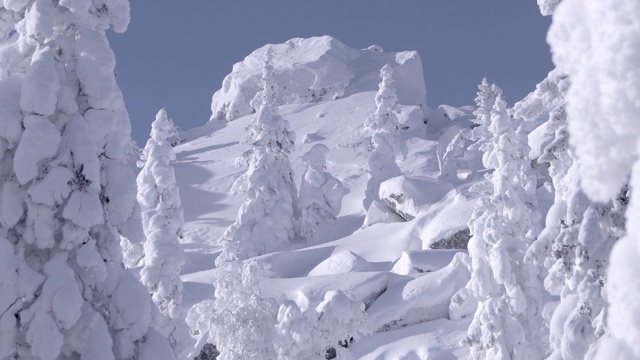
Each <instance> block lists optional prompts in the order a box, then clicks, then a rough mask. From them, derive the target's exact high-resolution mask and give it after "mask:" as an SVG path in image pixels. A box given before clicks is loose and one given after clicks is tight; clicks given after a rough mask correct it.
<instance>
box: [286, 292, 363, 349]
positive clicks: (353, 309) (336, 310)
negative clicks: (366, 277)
mask: <svg viewBox="0 0 640 360" xmlns="http://www.w3.org/2000/svg"><path fill="white" fill-rule="evenodd" d="M276 333H277V337H276V339H275V341H276V344H277V345H276V348H277V351H278V359H282V360H313V359H323V358H326V359H336V358H337V359H352V358H353V355H352V354H351V351H350V350H349V349H348V347H349V345H350V344H351V342H353V341H354V340H358V339H359V338H360V337H361V336H363V335H368V334H370V333H371V326H370V324H369V322H368V320H367V317H366V313H365V311H364V304H363V303H361V302H357V301H353V300H352V299H351V298H350V297H349V296H348V295H347V294H345V293H344V292H343V291H339V290H338V291H329V292H327V293H326V294H325V296H324V299H323V301H322V302H321V303H320V304H318V306H317V307H316V308H307V309H304V310H301V309H300V308H299V307H298V305H297V304H296V303H295V302H293V301H285V302H284V303H283V304H282V305H280V310H279V312H278V323H277V325H276Z"/></svg>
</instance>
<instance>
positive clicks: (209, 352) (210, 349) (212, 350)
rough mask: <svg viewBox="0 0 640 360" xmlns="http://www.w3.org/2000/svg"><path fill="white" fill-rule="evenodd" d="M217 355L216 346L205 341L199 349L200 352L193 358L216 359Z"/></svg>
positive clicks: (202, 359) (195, 359) (199, 359)
mask: <svg viewBox="0 0 640 360" xmlns="http://www.w3.org/2000/svg"><path fill="white" fill-rule="evenodd" d="M218 355H220V352H219V351H218V348H217V347H216V346H215V345H213V344H209V343H207V344H205V345H204V347H203V348H202V350H201V351H200V354H198V356H196V357H194V358H193V360H216V359H217V358H218Z"/></svg>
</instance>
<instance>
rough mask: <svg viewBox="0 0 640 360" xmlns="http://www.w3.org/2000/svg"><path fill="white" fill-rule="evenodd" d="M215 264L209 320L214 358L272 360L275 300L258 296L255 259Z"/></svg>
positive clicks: (259, 270) (258, 272) (258, 275)
mask: <svg viewBox="0 0 640 360" xmlns="http://www.w3.org/2000/svg"><path fill="white" fill-rule="evenodd" d="M217 263H218V276H217V277H216V281H215V284H214V285H215V289H216V290H215V296H216V300H215V309H216V311H215V313H214V315H213V318H212V319H211V320H210V328H211V334H210V337H211V340H212V342H213V343H215V344H216V345H217V348H218V351H220V356H219V357H218V359H219V360H240V359H247V360H252V359H253V360H261V359H276V357H277V352H276V347H275V343H274V336H275V326H276V321H277V314H278V307H277V303H276V301H275V299H273V298H269V297H263V296H262V292H261V290H260V287H259V282H260V280H261V279H262V278H263V275H262V271H263V270H262V267H261V266H260V264H259V263H258V262H257V261H255V260H254V261H249V262H247V263H246V264H243V263H242V261H239V260H237V261H217ZM214 339H215V340H214Z"/></svg>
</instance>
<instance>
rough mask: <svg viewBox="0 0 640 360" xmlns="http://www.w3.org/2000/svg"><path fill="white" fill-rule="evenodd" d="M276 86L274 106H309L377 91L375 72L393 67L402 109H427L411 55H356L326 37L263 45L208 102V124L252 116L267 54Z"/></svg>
mask: <svg viewBox="0 0 640 360" xmlns="http://www.w3.org/2000/svg"><path fill="white" fill-rule="evenodd" d="M268 52H269V53H270V54H271V56H273V66H274V70H275V76H276V80H277V82H278V85H279V91H278V95H277V103H278V104H279V105H284V104H308V103H317V102H324V101H330V100H334V99H338V98H342V97H347V96H350V95H353V94H357V93H359V92H364V91H376V90H377V89H378V83H379V82H380V79H379V78H378V73H379V72H380V68H382V67H383V66H384V65H385V64H391V65H392V67H393V70H394V74H395V78H396V80H397V81H399V82H401V83H402V84H403V85H402V86H401V87H398V99H399V102H400V103H401V104H405V105H418V106H421V107H423V108H426V100H427V93H426V90H425V85H424V81H423V75H422V62H421V60H420V56H419V55H418V53H417V52H415V51H406V52H400V53H385V52H383V49H382V48H381V47H379V46H375V45H373V46H370V47H369V48H366V49H362V50H355V49H352V48H349V47H348V46H346V45H344V44H343V43H341V42H340V41H338V40H337V39H334V38H332V37H330V36H322V37H314V38H308V39H300V38H296V39H291V40H289V41H287V42H285V43H284V44H277V45H265V46H264V47H262V48H260V49H258V50H256V51H254V52H253V53H251V54H250V55H249V56H247V57H246V58H245V59H244V60H243V61H241V62H239V63H237V64H235V65H234V66H233V71H232V72H231V74H229V75H228V76H227V77H226V78H225V79H224V81H223V83H222V89H220V90H218V91H217V92H216V93H215V94H214V95H213V99H212V102H211V112H212V116H211V120H227V121H230V120H234V119H237V118H240V117H242V116H245V115H248V114H250V113H251V112H253V111H255V109H254V108H253V106H251V100H252V99H253V98H254V96H255V94H256V92H258V90H259V82H260V76H261V73H262V64H263V62H264V60H265V59H266V57H267V53H268Z"/></svg>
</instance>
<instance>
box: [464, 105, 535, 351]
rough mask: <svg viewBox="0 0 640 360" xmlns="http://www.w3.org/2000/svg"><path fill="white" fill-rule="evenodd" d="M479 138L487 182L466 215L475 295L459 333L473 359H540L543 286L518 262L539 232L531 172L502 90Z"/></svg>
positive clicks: (469, 286)
mask: <svg viewBox="0 0 640 360" xmlns="http://www.w3.org/2000/svg"><path fill="white" fill-rule="evenodd" d="M489 130H490V131H491V134H492V135H493V138H492V139H491V140H490V141H488V142H487V143H485V144H484V145H483V147H482V148H483V150H484V151H485V156H484V158H483V162H484V165H485V167H487V168H488V169H494V171H493V173H492V174H488V175H487V180H489V182H490V184H491V188H490V189H489V192H488V195H485V196H483V197H481V198H480V199H479V200H478V201H477V203H476V205H475V207H474V211H473V215H472V218H471V220H470V222H469V227H470V229H471V234H472V238H471V239H470V240H469V254H470V255H471V257H472V268H473V271H472V275H471V280H470V281H469V283H468V284H467V286H466V289H465V290H464V291H466V292H467V294H470V295H471V296H472V297H473V298H475V299H477V301H478V302H479V304H478V308H477V310H476V312H475V316H474V319H473V321H472V322H471V325H470V327H469V332H468V337H467V338H466V339H465V340H464V342H465V343H467V344H469V345H470V347H471V358H472V359H494V358H495V359H540V358H541V357H542V356H541V354H540V353H539V349H538V346H539V343H538V341H537V339H536V331H537V327H536V318H537V316H538V314H539V304H540V300H539V296H540V294H539V291H540V285H539V281H538V279H537V272H536V271H535V268H534V267H532V266H529V265H528V264H525V263H524V262H523V259H524V255H525V251H526V249H527V247H528V245H529V243H530V242H531V241H532V240H533V238H534V237H535V236H536V235H537V232H536V223H537V221H538V220H539V214H538V212H537V201H536V198H535V189H536V187H535V184H536V181H535V176H534V175H533V170H532V169H531V166H530V162H529V158H528V154H529V148H528V146H527V145H526V143H527V142H526V135H525V134H524V131H523V129H522V127H520V128H518V130H517V131H516V130H515V129H514V126H513V121H512V119H511V118H510V117H509V115H508V114H507V110H506V104H505V102H504V100H503V99H502V96H501V95H498V96H497V97H496V100H495V103H494V105H493V110H492V112H491V123H490V126H489Z"/></svg>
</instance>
